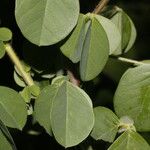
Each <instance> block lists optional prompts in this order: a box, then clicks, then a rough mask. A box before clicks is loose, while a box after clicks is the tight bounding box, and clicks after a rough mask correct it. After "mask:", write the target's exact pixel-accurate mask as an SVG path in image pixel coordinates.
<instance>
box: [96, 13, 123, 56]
mask: <svg viewBox="0 0 150 150" xmlns="http://www.w3.org/2000/svg"><path fill="white" fill-rule="evenodd" d="M96 19H97V20H98V21H99V23H100V24H101V25H102V27H103V28H104V30H105V32H106V34H107V37H108V40H109V54H110V55H111V54H113V52H114V51H116V49H117V48H118V46H119V45H120V43H121V34H120V32H119V30H118V28H117V27H116V25H115V24H114V23H113V22H112V21H111V20H109V19H107V18H105V17H103V16H100V15H96Z"/></svg>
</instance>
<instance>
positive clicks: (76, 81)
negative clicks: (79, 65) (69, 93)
mask: <svg viewBox="0 0 150 150" xmlns="http://www.w3.org/2000/svg"><path fill="white" fill-rule="evenodd" d="M67 74H68V76H69V79H70V82H71V83H72V84H74V85H76V86H80V81H79V80H78V79H76V78H75V76H74V74H73V73H72V72H71V71H70V70H67Z"/></svg>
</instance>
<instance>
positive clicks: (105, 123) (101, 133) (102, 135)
mask: <svg viewBox="0 0 150 150" xmlns="http://www.w3.org/2000/svg"><path fill="white" fill-rule="evenodd" d="M94 114H95V124H94V128H93V131H92V133H91V136H92V137H93V138H94V139H95V140H101V139H102V140H104V141H108V142H113V141H114V139H115V137H116V134H117V131H118V125H119V119H118V117H117V116H116V115H115V114H114V113H113V112H112V111H111V110H110V109H108V108H105V107H100V106H99V107H96V108H94Z"/></svg>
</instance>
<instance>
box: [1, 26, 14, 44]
mask: <svg viewBox="0 0 150 150" xmlns="http://www.w3.org/2000/svg"><path fill="white" fill-rule="evenodd" d="M11 38H12V32H11V31H10V30H9V29H8V28H5V27H1V28H0V41H9V40H11Z"/></svg>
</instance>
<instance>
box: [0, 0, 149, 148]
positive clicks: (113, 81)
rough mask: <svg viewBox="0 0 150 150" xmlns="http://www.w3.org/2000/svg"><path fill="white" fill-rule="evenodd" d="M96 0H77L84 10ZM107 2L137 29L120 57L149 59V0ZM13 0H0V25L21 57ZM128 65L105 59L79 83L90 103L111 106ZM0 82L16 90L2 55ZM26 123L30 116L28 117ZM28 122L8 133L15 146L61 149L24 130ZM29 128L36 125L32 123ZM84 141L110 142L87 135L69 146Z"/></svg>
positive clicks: (99, 144) (89, 9)
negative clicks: (100, 70)
mask: <svg viewBox="0 0 150 150" xmlns="http://www.w3.org/2000/svg"><path fill="white" fill-rule="evenodd" d="M97 3H98V0H80V6H81V12H82V13H87V12H92V10H93V9H94V8H95V6H96V5H97ZM110 4H115V5H118V6H120V7H121V8H123V9H124V10H125V12H126V13H127V14H128V15H129V16H130V17H131V18H132V20H133V22H134V23H135V26H136V29H137V33H138V34H137V40H136V42H135V45H134V47H133V48H132V50H131V51H130V52H128V53H127V54H126V55H125V56H124V57H128V58H133V59H137V60H143V59H150V52H149V51H150V48H149V47H150V46H149V44H150V29H149V28H150V14H149V13H150V2H149V0H118V1H117V0H110ZM14 7H15V1H14V0H0V26H5V27H8V28H10V29H11V30H12V31H13V41H12V45H13V47H14V48H15V50H16V52H17V54H18V55H19V56H20V57H21V58H22V57H23V54H22V51H21V49H22V44H23V42H24V41H25V39H24V38H23V36H22V35H21V33H20V31H19V29H18V27H17V25H16V23H15V18H14ZM128 67H129V65H127V64H125V63H119V62H117V61H116V60H115V61H114V60H112V59H110V60H109V62H108V63H107V65H106V67H105V69H104V72H103V73H102V74H101V75H100V76H99V77H98V78H96V79H95V80H94V82H88V83H85V84H83V88H84V89H85V91H86V92H87V93H88V94H89V95H90V97H91V98H92V100H93V103H94V106H97V105H102V106H106V107H109V108H111V109H112V110H113V103H112V100H113V94H114V92H115V89H116V87H117V83H118V81H119V79H120V77H121V75H122V74H123V72H124V71H125V70H126V69H127V68H128ZM0 69H1V71H0V85H3V86H9V87H11V88H14V89H16V90H18V87H17V86H16V84H15V82H14V79H13V65H12V63H11V62H10V61H9V59H8V57H7V56H5V57H4V58H3V59H2V60H0ZM29 124H30V119H29ZM30 128H31V126H29V127H28V126H26V127H25V129H24V131H23V133H20V132H19V131H14V130H12V131H11V133H12V135H13V137H14V140H15V143H16V145H17V147H18V150H43V149H44V150H49V149H52V150H61V149H62V150H63V149H64V148H62V147H61V146H60V145H59V144H57V143H56V141H55V140H54V139H53V138H50V137H49V136H48V135H47V134H45V133H43V134H40V135H38V136H35V135H29V134H27V131H28V130H29V129H30ZM33 128H35V129H36V128H37V127H36V126H34V127H33ZM142 135H143V136H145V137H146V138H147V140H148V141H150V134H149V133H142ZM87 141H90V144H92V146H93V149H94V150H100V149H102V150H105V149H107V147H108V146H109V145H110V144H109V143H104V142H102V141H98V142H96V141H94V140H92V139H91V138H90V139H89V140H86V141H85V142H83V143H82V144H81V146H77V147H74V148H71V149H74V150H80V149H81V150H87V148H86V145H87Z"/></svg>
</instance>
